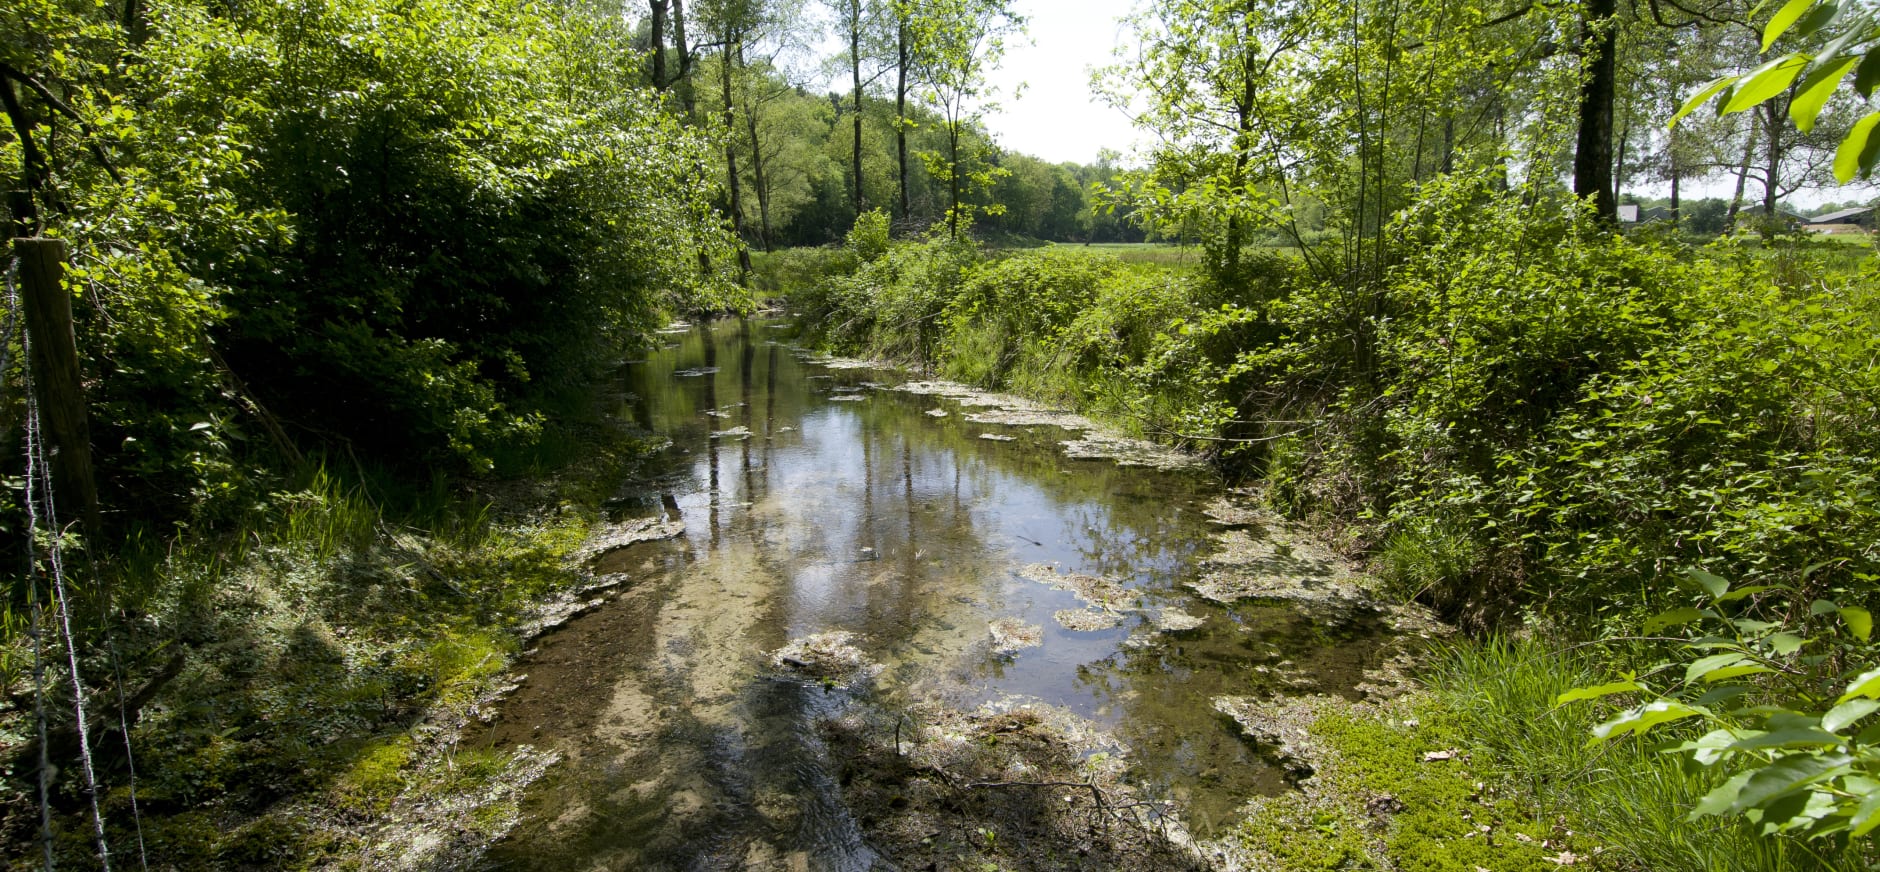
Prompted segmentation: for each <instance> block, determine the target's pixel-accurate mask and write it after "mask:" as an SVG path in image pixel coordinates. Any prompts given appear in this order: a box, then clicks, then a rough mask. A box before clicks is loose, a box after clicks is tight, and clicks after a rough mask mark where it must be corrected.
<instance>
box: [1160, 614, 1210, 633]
mask: <svg viewBox="0 0 1880 872" xmlns="http://www.w3.org/2000/svg"><path fill="white" fill-rule="evenodd" d="M1153 620H1154V623H1155V628H1156V629H1157V630H1160V631H1162V632H1164V633H1182V632H1186V631H1188V630H1192V629H1195V628H1196V627H1199V626H1201V624H1202V623H1203V622H1204V620H1205V619H1203V618H1197V617H1195V616H1194V615H1191V614H1188V613H1187V612H1184V611H1182V610H1180V609H1162V610H1161V611H1158V612H1156V613H1155V618H1154V619H1153Z"/></svg>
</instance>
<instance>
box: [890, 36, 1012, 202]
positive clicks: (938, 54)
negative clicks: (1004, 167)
mask: <svg viewBox="0 0 1880 872" xmlns="http://www.w3.org/2000/svg"><path fill="white" fill-rule="evenodd" d="M921 11H922V14H920V15H918V16H916V17H914V18H913V19H912V20H911V21H909V22H908V27H909V30H910V42H911V44H912V50H911V51H912V56H913V58H914V59H915V62H916V63H917V64H918V65H919V70H920V81H921V83H922V84H923V85H924V86H925V87H926V88H927V98H928V102H929V103H930V104H931V105H932V106H933V107H934V109H935V110H936V111H937V112H939V114H940V122H941V125H942V129H943V132H944V134H945V136H946V145H947V148H946V153H945V154H944V155H936V154H932V153H924V154H923V155H922V156H923V158H924V159H925V160H926V163H927V165H928V170H929V172H930V173H932V174H933V175H934V176H936V177H937V178H939V179H940V180H941V181H943V182H944V183H945V184H946V185H947V192H948V196H947V204H948V205H947V213H946V219H947V230H948V232H949V233H950V234H951V235H953V236H958V235H959V229H960V219H961V218H963V217H964V218H969V219H970V215H968V214H967V211H966V206H965V202H964V199H963V195H964V194H965V192H966V190H967V188H968V187H969V186H977V187H982V188H983V187H985V186H986V185H988V184H989V183H990V182H991V181H992V179H993V178H994V177H996V175H997V174H998V173H997V170H996V168H993V167H989V166H987V165H986V164H985V163H984V159H985V157H986V156H987V154H988V153H989V152H988V150H986V149H985V148H983V147H982V148H971V149H965V148H963V147H964V146H971V145H973V144H974V143H973V141H972V139H971V138H969V137H968V136H967V128H968V127H969V126H971V125H973V124H975V123H976V122H977V121H978V120H979V118H980V116H981V114H982V113H984V111H985V110H986V108H987V106H986V102H985V101H986V99H987V98H988V97H990V96H991V95H992V94H993V93H994V89H993V87H992V86H991V85H990V83H989V82H988V81H987V79H986V72H987V70H989V69H990V68H992V67H995V66H997V65H998V61H999V58H1000V56H1002V55H1003V54H1004V52H1005V39H1006V37H1008V36H1011V35H1013V34H1014V33H1018V32H1020V31H1021V30H1022V28H1023V27H1024V19H1023V18H1021V17H1019V16H1018V14H1017V13H1015V12H1013V11H1012V9H1011V6H1010V2H1009V0H924V2H923V3H922V5H921Z"/></svg>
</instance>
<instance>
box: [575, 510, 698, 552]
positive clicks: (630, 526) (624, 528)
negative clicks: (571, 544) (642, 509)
mask: <svg viewBox="0 0 1880 872" xmlns="http://www.w3.org/2000/svg"><path fill="white" fill-rule="evenodd" d="M684 533H685V522H684V521H669V520H666V519H665V518H637V519H635V520H631V521H623V522H621V523H618V524H607V525H605V526H603V527H600V528H599V529H597V530H595V531H594V533H593V534H591V535H589V536H588V540H587V542H585V543H583V544H582V546H581V547H580V548H579V549H578V550H576V551H575V552H574V554H572V555H571V557H572V558H573V559H574V560H576V561H587V560H592V559H594V558H596V557H599V556H601V555H603V554H608V553H610V552H614V551H619V550H620V549H622V548H625V547H627V546H628V545H637V544H639V543H641V542H653V541H657V540H660V539H672V538H675V537H677V536H680V535H682V534H684Z"/></svg>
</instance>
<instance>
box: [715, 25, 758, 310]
mask: <svg viewBox="0 0 1880 872" xmlns="http://www.w3.org/2000/svg"><path fill="white" fill-rule="evenodd" d="M736 45H737V34H736V33H734V32H732V31H730V30H728V29H727V30H726V31H725V49H724V51H725V56H724V62H723V63H721V64H719V65H718V69H719V76H718V80H719V82H720V83H721V84H722V85H723V86H724V98H725V112H724V121H725V184H726V185H727V186H728V191H727V193H728V194H729V195H730V198H731V232H732V233H733V234H734V235H735V236H736V237H737V244H738V281H739V282H740V283H742V282H743V281H744V278H745V276H748V275H750V272H751V251H750V249H748V248H746V247H745V246H744V202H743V199H742V198H741V197H740V196H739V191H738V149H737V143H736V141H735V139H734V138H733V137H732V136H731V131H732V130H735V129H736V126H735V125H736V123H737V118H736V116H735V114H734V113H733V112H732V105H733V103H732V101H731V64H732V63H733V62H734V61H735V60H736V59H737V51H736Z"/></svg>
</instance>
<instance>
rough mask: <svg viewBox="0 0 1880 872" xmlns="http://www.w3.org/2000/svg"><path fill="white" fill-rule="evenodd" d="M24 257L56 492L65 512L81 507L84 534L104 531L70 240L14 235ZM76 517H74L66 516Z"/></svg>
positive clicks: (36, 375)
mask: <svg viewBox="0 0 1880 872" xmlns="http://www.w3.org/2000/svg"><path fill="white" fill-rule="evenodd" d="M13 252H14V254H15V255H17V256H18V257H19V259H20V300H21V304H22V306H23V308H24V309H25V312H26V329H27V331H28V334H29V335H30V336H31V337H32V340H33V357H32V360H30V361H28V362H27V363H28V364H29V365H30V366H32V367H33V386H34V388H35V389H36V390H35V394H37V396H38V399H39V417H40V427H41V432H42V434H43V435H44V438H45V440H46V450H47V453H48V454H49V455H50V456H51V458H52V481H53V490H54V495H55V496H56V497H57V498H58V500H59V502H60V503H62V504H64V505H65V506H66V507H67V508H66V512H68V513H69V512H71V511H72V510H73V509H77V510H78V512H79V517H80V518H81V519H82V520H83V521H84V522H85V532H86V534H88V535H92V536H96V535H98V533H99V519H98V486H97V483H96V482H95V481H94V480H93V478H92V472H91V427H90V424H89V423H88V422H87V419H86V412H85V384H84V382H83V381H82V380H81V378H80V376H79V371H78V340H77V337H76V336H75V335H74V334H73V332H72V297H71V295H69V294H67V293H66V292H65V286H64V282H63V278H64V274H65V242H64V241H63V240H59V239H14V240H13ZM67 517H71V515H69V514H68V515H67Z"/></svg>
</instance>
